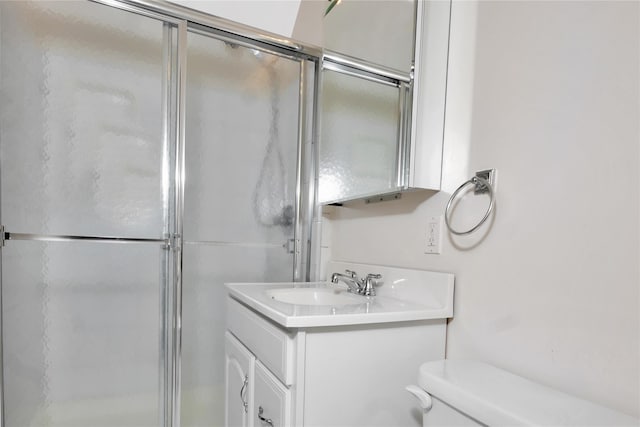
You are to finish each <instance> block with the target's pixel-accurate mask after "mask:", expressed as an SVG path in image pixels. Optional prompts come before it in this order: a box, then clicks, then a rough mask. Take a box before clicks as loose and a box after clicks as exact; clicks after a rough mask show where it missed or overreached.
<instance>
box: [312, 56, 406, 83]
mask: <svg viewBox="0 0 640 427" xmlns="http://www.w3.org/2000/svg"><path fill="white" fill-rule="evenodd" d="M322 70H323V71H324V70H329V71H335V72H336V73H340V74H345V75H347V76H351V77H356V78H359V79H364V80H368V81H370V82H374V83H380V84H383V85H387V86H392V87H396V88H397V87H398V85H399V82H398V80H395V79H391V78H388V77H383V76H379V75H376V74H369V73H364V72H362V71H360V70H357V69H355V68H351V67H347V66H344V65H341V64H337V63H334V62H328V61H323V62H322Z"/></svg>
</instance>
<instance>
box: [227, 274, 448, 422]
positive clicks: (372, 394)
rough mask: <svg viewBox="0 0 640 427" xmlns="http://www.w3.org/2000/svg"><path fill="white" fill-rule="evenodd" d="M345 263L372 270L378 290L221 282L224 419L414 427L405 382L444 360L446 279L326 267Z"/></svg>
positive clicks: (417, 416) (415, 415) (417, 412)
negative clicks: (378, 277)
mask: <svg viewBox="0 0 640 427" xmlns="http://www.w3.org/2000/svg"><path fill="white" fill-rule="evenodd" d="M347 269H348V270H352V271H356V272H358V273H359V274H360V275H361V276H365V275H366V274H367V273H377V274H380V275H381V276H382V279H381V281H380V282H382V283H378V286H377V287H376V292H377V295H376V296H373V297H365V296H360V295H354V294H351V293H348V292H347V290H346V287H339V286H336V285H335V284H330V283H326V282H310V283H227V284H226V287H227V290H228V292H229V294H228V297H227V357H226V360H227V374H226V378H227V385H226V387H227V395H226V399H227V402H226V410H227V415H226V416H227V426H229V427H235V426H255V427H269V425H270V424H272V425H273V426H274V427H287V426H295V427H303V426H304V427H332V426H335V427H337V426H341V427H345V426H348V427H359V426H362V427H375V426H380V427H382V426H384V427H389V426H403V427H410V426H415V427H419V426H421V419H422V417H421V414H422V412H421V409H420V408H419V407H418V406H417V405H416V403H415V400H414V398H413V397H412V396H411V395H410V394H409V393H408V392H407V391H406V390H405V386H406V385H407V384H411V383H412V382H415V377H416V375H417V372H418V371H419V368H420V365H422V364H423V363H424V362H425V361H430V360H440V359H442V358H444V350H445V339H446V325H447V319H448V318H450V317H452V316H453V288H454V276H453V275H452V274H448V273H441V272H431V271H424V270H412V269H403V268H397V267H388V266H379V265H366V264H356V263H345V262H336V261H333V262H329V263H328V264H327V270H328V271H332V272H341V271H345V270H347ZM245 378H246V379H247V381H246V384H245ZM243 387H244V389H243ZM245 404H246V406H247V407H246V409H245ZM260 408H262V412H260ZM259 417H262V418H263V419H264V420H270V421H271V423H269V422H267V421H263V420H261V419H260V418H259Z"/></svg>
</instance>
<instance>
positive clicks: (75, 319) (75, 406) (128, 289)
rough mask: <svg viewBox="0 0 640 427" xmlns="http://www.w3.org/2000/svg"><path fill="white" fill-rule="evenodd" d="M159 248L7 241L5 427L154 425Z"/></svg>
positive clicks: (157, 403) (161, 256) (157, 404)
mask: <svg viewBox="0 0 640 427" xmlns="http://www.w3.org/2000/svg"><path fill="white" fill-rule="evenodd" d="M163 259H164V250H163V249H162V247H161V246H160V245H159V244H157V243H156V244H150V243H149V244H140V243H137V244H136V243H133V244H132V243H129V244H126V243H95V242H36V241H15V242H13V241H12V242H9V243H8V244H7V246H6V247H5V248H3V265H2V283H3V297H2V311H3V313H2V314H3V331H4V336H3V339H4V382H5V385H4V390H5V394H4V396H5V414H4V417H5V421H6V426H7V427H23V426H56V427H72V426H77V427H87V426H91V427H102V426H104V427H114V426H122V427H125V426H126V427H129V426H140V427H141V426H149V427H151V426H158V425H159V419H158V414H159V410H160V405H161V401H160V399H159V396H160V394H159V391H158V387H159V384H158V383H159V372H160V365H159V356H158V348H159V347H160V343H159V339H160V325H161V322H160V293H161V283H162V280H161V276H160V272H161V271H162V263H163Z"/></svg>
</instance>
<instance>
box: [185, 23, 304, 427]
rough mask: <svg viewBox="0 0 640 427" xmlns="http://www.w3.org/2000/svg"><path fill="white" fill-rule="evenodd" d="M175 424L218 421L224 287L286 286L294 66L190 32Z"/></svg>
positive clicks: (295, 115) (294, 151)
mask: <svg viewBox="0 0 640 427" xmlns="http://www.w3.org/2000/svg"><path fill="white" fill-rule="evenodd" d="M187 64H188V67H187V94H186V100H187V108H186V143H185V157H186V188H185V212H184V252H183V287H182V289H183V323H182V325H183V326H182V412H181V413H182V425H183V427H193V426H205V425H206V426H222V425H223V423H224V395H223V388H224V328H225V297H226V292H225V289H224V283H225V282H238V281H240V282H247V281H260V282H263V281H291V280H292V279H293V275H294V254H293V253H292V252H293V251H292V246H291V244H290V241H291V239H293V238H294V230H295V225H296V224H295V222H296V208H295V206H296V183H297V178H296V176H297V175H296V174H297V168H298V149H299V147H298V146H299V144H298V129H299V102H300V72H301V62H300V61H299V60H294V59H290V58H287V57H283V56H278V55H275V54H272V53H269V52H267V51H264V50H259V48H249V47H244V46H241V45H238V44H236V43H234V42H233V41H222V40H218V39H215V38H213V37H210V36H208V35H206V34H201V33H194V32H190V33H189V36H188V54H187Z"/></svg>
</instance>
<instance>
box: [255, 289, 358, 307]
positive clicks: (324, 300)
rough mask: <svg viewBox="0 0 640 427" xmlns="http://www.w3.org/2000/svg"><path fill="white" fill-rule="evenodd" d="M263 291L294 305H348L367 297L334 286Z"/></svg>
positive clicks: (277, 299) (272, 297) (271, 296)
mask: <svg viewBox="0 0 640 427" xmlns="http://www.w3.org/2000/svg"><path fill="white" fill-rule="evenodd" d="M265 293H266V294H267V296H268V297H269V298H271V299H274V300H276V301H280V302H284V303H287V304H296V305H332V306H336V305H350V304H366V303H367V301H368V300H367V297H364V296H361V295H355V294H351V293H349V292H347V291H345V290H342V289H334V288H286V289H270V290H266V291H265Z"/></svg>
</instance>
